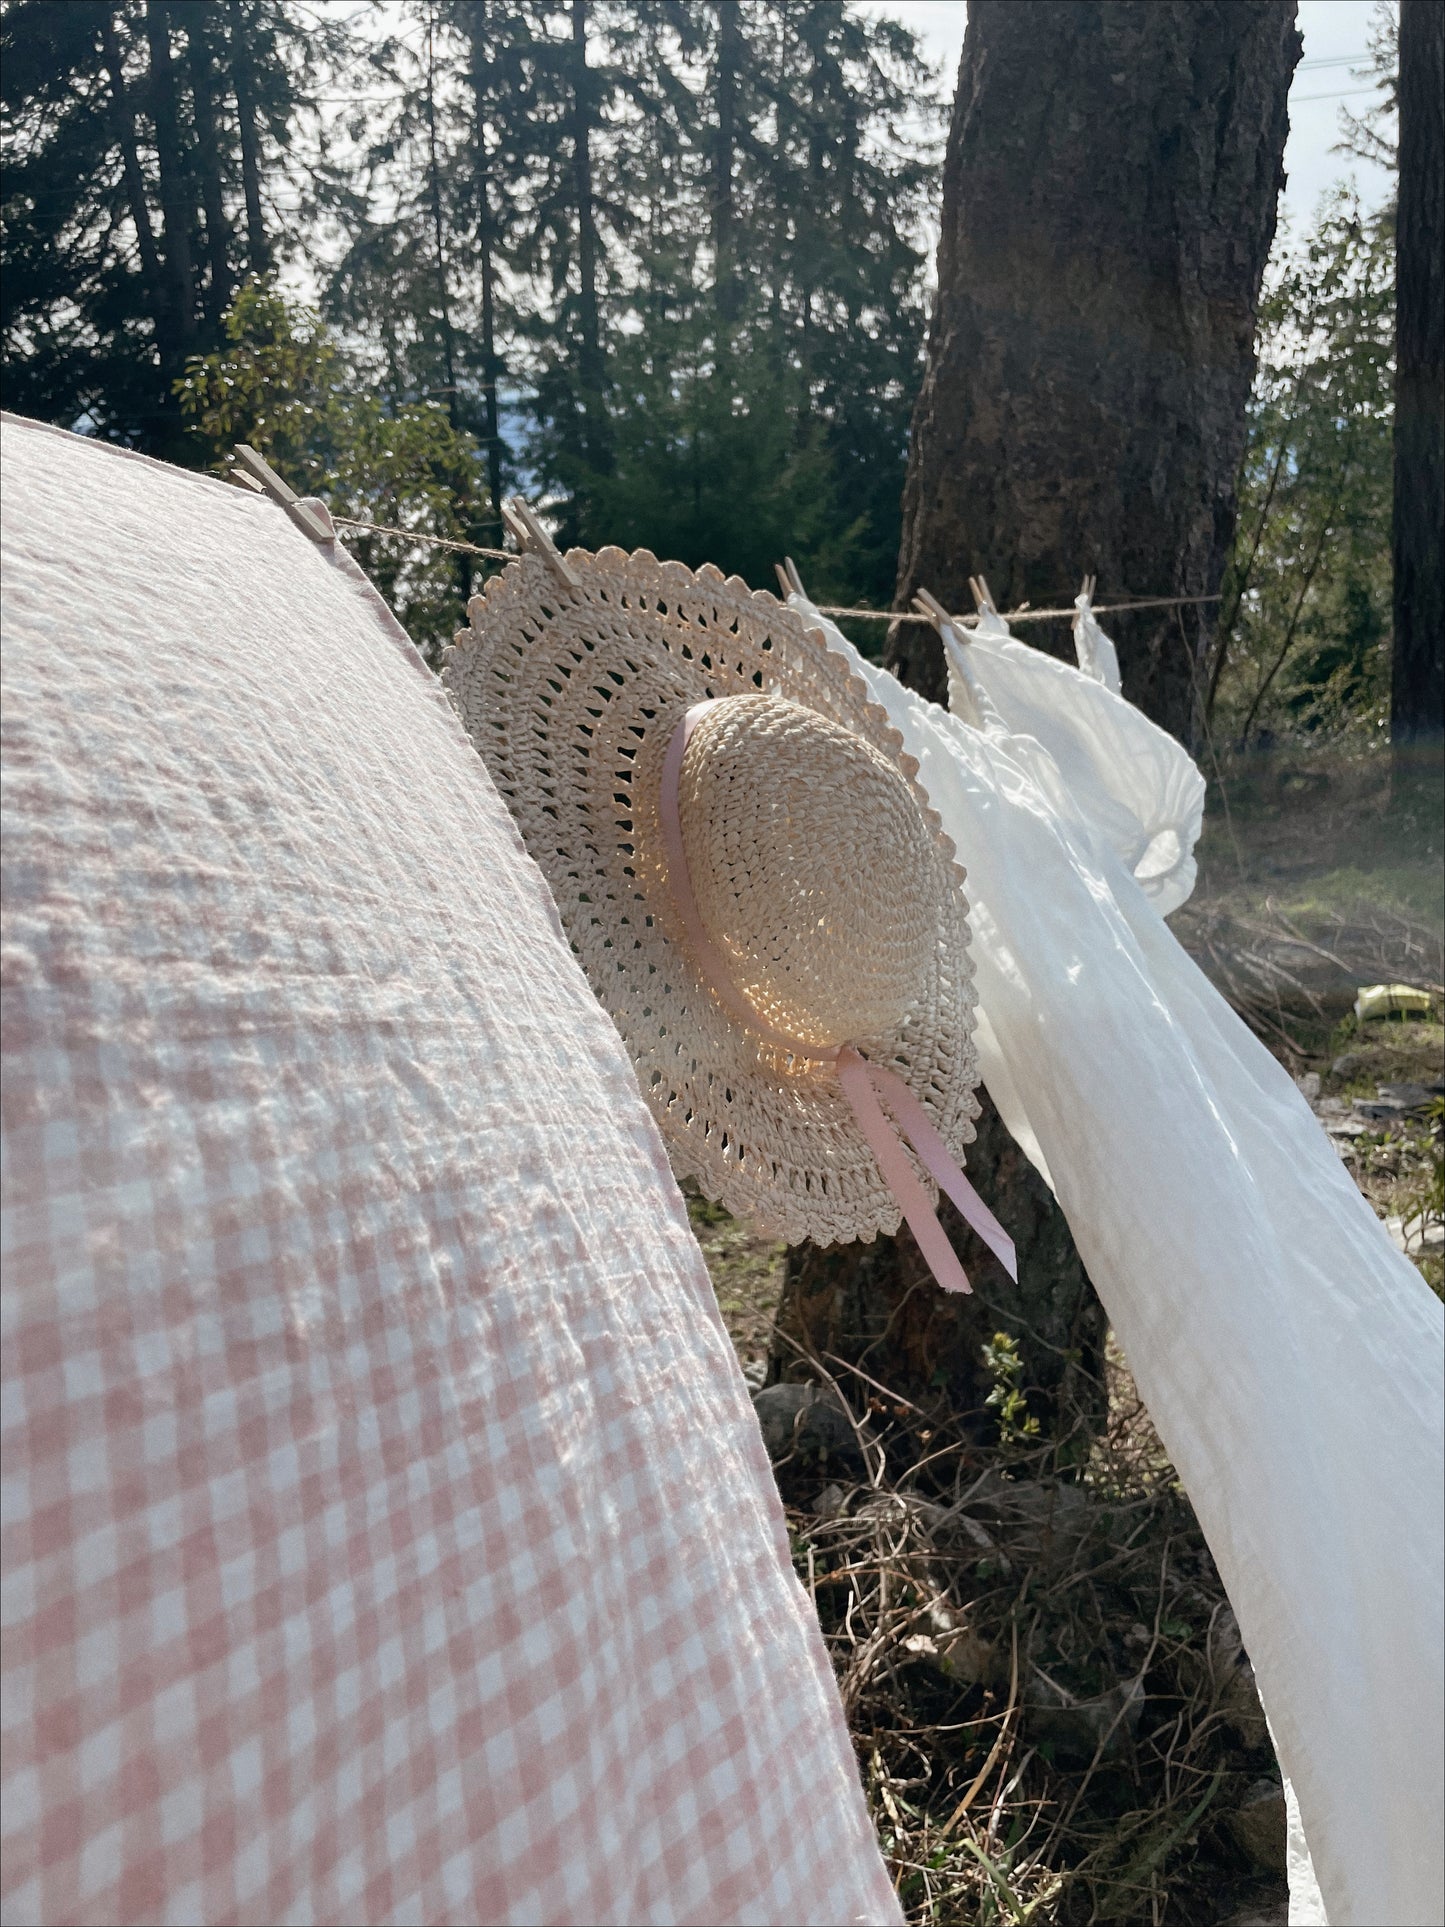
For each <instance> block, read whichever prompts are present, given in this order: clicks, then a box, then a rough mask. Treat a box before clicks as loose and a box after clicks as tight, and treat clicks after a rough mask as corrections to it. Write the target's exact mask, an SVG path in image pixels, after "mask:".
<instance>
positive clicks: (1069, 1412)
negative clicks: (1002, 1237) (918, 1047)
mask: <svg viewBox="0 0 1445 1927" xmlns="http://www.w3.org/2000/svg"><path fill="white" fill-rule="evenodd" d="M979 1096H980V1098H981V1099H982V1100H983V1114H982V1116H981V1117H980V1118H979V1120H978V1135H977V1137H976V1139H975V1140H974V1142H973V1143H972V1144H971V1145H970V1146H969V1147H968V1173H969V1176H970V1178H972V1179H973V1180H974V1181H975V1182H976V1183H977V1184H978V1185H979V1187H980V1189H981V1191H982V1193H983V1195H984V1197H985V1198H986V1199H987V1200H988V1202H989V1204H990V1205H991V1206H992V1207H993V1209H994V1211H995V1212H996V1214H997V1215H998V1217H999V1219H1000V1220H1001V1222H1002V1224H1003V1226H1004V1228H1005V1230H1006V1231H1007V1232H1008V1233H1009V1235H1010V1237H1011V1238H1012V1239H1013V1241H1014V1244H1015V1246H1016V1247H1017V1251H1018V1261H1019V1281H1018V1284H1017V1285H1015V1284H1014V1283H1013V1281H1012V1280H1011V1279H1010V1278H1009V1276H1008V1274H1007V1273H1006V1272H1005V1271H1004V1269H1003V1267H1002V1265H1000V1264H999V1262H998V1260H997V1259H996V1258H995V1257H994V1256H993V1255H992V1253H991V1252H990V1251H989V1250H988V1249H987V1247H986V1246H985V1245H984V1244H983V1243H982V1242H981V1241H980V1240H979V1239H978V1238H977V1237H976V1236H975V1235H974V1233H973V1232H972V1231H971V1230H970V1229H969V1227H968V1226H967V1225H966V1224H965V1223H964V1221H963V1219H962V1218H961V1217H960V1216H959V1214H958V1213H957V1212H956V1211H955V1210H954V1208H953V1206H952V1205H951V1204H950V1203H949V1202H948V1200H947V1199H944V1200H942V1201H941V1203H940V1206H939V1213H938V1215H939V1219H940V1221H941V1222H942V1224H943V1227H944V1229H945V1231H946V1232H947V1233H948V1236H949V1239H950V1241H951V1242H952V1244H953V1247H954V1249H955V1251H957V1252H958V1254H959V1257H960V1258H961V1259H962V1261H963V1265H964V1269H965V1270H966V1271H967V1273H968V1276H969V1281H970V1283H971V1284H972V1286H973V1291H972V1293H971V1294H970V1295H969V1296H967V1297H962V1296H957V1295H954V1294H952V1293H944V1292H942V1291H940V1290H939V1288H938V1286H937V1284H936V1283H935V1282H934V1278H933V1274H932V1273H931V1272H930V1271H929V1269H928V1266H927V1264H926V1263H925V1262H924V1260H923V1257H922V1255H921V1254H920V1252H919V1249H918V1246H917V1244H916V1243H915V1242H914V1239H913V1235H912V1233H911V1232H910V1231H909V1230H908V1228H907V1226H906V1225H905V1226H903V1227H902V1228H901V1229H900V1230H899V1233H898V1236H897V1237H896V1238H875V1239H874V1240H873V1241H872V1243H871V1244H851V1245H832V1246H827V1247H823V1246H818V1245H799V1246H798V1247H797V1248H796V1249H795V1250H793V1251H790V1252H789V1253H788V1260H787V1268H786V1272H785V1276H784V1280H783V1291H782V1297H781V1299H780V1302H779V1305H778V1312H777V1320H776V1325H777V1330H776V1335H775V1337H774V1340H773V1346H772V1359H771V1374H772V1375H773V1376H775V1377H781V1376H784V1375H786V1374H787V1373H788V1372H789V1370H790V1368H791V1367H792V1366H793V1365H794V1364H796V1362H797V1360H798V1357H799V1354H800V1353H811V1354H813V1355H814V1356H815V1357H817V1358H820V1359H822V1360H823V1362H824V1363H825V1364H826V1365H828V1368H829V1369H830V1370H835V1371H836V1370H837V1367H838V1363H839V1361H842V1362H843V1363H844V1364H845V1365H848V1366H852V1367H854V1368H855V1369H856V1370H857V1371H859V1372H862V1373H866V1374H867V1377H868V1378H869V1379H871V1380H872V1381H873V1382H874V1385H875V1386H876V1387H878V1388H884V1389H886V1391H888V1392H895V1393H899V1394H901V1395H902V1397H903V1398H905V1399H907V1400H909V1401H911V1402H912V1404H913V1405H914V1406H916V1407H917V1408H918V1413H919V1414H921V1415H922V1416H921V1418H920V1419H918V1420H917V1421H916V1423H915V1427H914V1433H915V1437H916V1436H917V1433H918V1431H919V1429H922V1430H924V1431H926V1429H927V1421H928V1420H929V1419H931V1418H932V1417H933V1416H934V1415H936V1414H937V1413H938V1412H939V1411H940V1410H941V1409H946V1410H947V1412H948V1414H949V1415H950V1416H951V1417H954V1418H957V1419H958V1420H959V1421H960V1422H961V1423H962V1424H963V1425H964V1426H965V1427H966V1428H968V1429H970V1430H972V1431H973V1432H974V1433H975V1434H976V1435H977V1436H979V1437H980V1438H987V1437H990V1436H991V1435H992V1433H993V1430H994V1424H995V1421H994V1419H993V1417H992V1415H991V1414H990V1413H989V1412H988V1411H987V1409H986V1405H985V1401H986V1400H987V1397H988V1394H989V1392H990V1391H991V1390H992V1389H993V1387H994V1380H993V1378H992V1377H991V1375H990V1374H989V1372H988V1370H987V1368H986V1366H985V1362H984V1356H983V1352H984V1346H985V1345H986V1344H987V1343H988V1342H989V1340H990V1339H991V1338H992V1337H993V1335H994V1333H995V1332H1007V1333H1008V1334H1009V1335H1010V1337H1012V1338H1013V1339H1014V1340H1015V1342H1016V1344H1017V1346H1018V1350H1019V1354H1020V1356H1021V1358H1022V1359H1023V1362H1024V1378H1023V1384H1022V1389H1023V1391H1024V1392H1025V1393H1026V1395H1027V1401H1028V1410H1029V1415H1030V1416H1031V1417H1033V1418H1035V1419H1037V1420H1038V1422H1039V1427H1040V1431H1041V1433H1042V1434H1043V1435H1044V1436H1045V1437H1052V1438H1058V1437H1061V1436H1064V1435H1067V1434H1069V1433H1070V1432H1072V1431H1074V1430H1075V1429H1076V1428H1077V1427H1078V1426H1079V1425H1080V1423H1081V1422H1082V1423H1083V1425H1084V1427H1085V1429H1087V1428H1088V1426H1089V1424H1090V1421H1091V1420H1096V1419H1097V1418H1098V1416H1099V1415H1101V1414H1102V1411H1103V1409H1104V1403H1105V1399H1104V1386H1103V1367H1104V1340H1105V1336H1106V1327H1105V1322H1104V1315H1103V1312H1102V1310H1101V1308H1100V1305H1099V1301H1098V1299H1097V1298H1096V1297H1095V1295H1094V1293H1093V1291H1092V1289H1091V1288H1090V1286H1089V1283H1088V1280H1087V1278H1086V1276H1085V1274H1084V1270H1083V1267H1082V1265H1081V1264H1080V1262H1079V1256H1078V1253H1077V1252H1076V1251H1075V1250H1074V1243H1073V1239H1072V1238H1071V1236H1070V1235H1069V1227H1068V1225H1067V1223H1066V1222H1065V1219H1064V1215H1063V1213H1062V1212H1061V1211H1060V1210H1059V1207H1058V1206H1057V1205H1056V1204H1055V1203H1054V1200H1053V1196H1052V1194H1051V1193H1050V1191H1049V1189H1048V1187H1047V1185H1045V1183H1044V1182H1043V1180H1042V1179H1041V1178H1040V1177H1039V1176H1038V1174H1037V1172H1036V1171H1035V1170H1034V1169H1033V1167H1032V1165H1030V1164H1029V1162H1028V1160H1027V1158H1025V1156H1024V1154H1023V1152H1022V1151H1020V1150H1019V1148H1018V1146H1017V1145H1016V1144H1015V1143H1014V1141H1013V1139H1012V1138H1011V1137H1010V1136H1009V1134H1008V1132H1007V1130H1006V1129H1005V1128H1004V1126H1003V1123H1002V1122H1001V1121H1000V1119H999V1116H998V1113H997V1112H996V1111H995V1110H994V1108H993V1106H992V1104H991V1103H989V1101H988V1099H987V1097H986V1096H985V1095H984V1093H983V1092H982V1091H980V1092H979ZM980 1173H984V1174H986V1175H983V1176H980ZM840 1376H841V1377H842V1379H843V1380H844V1381H847V1380H848V1378H849V1374H848V1373H847V1372H846V1371H844V1372H842V1373H841V1374H840ZM852 1389H853V1390H854V1391H855V1392H856V1391H858V1390H859V1389H860V1385H859V1384H856V1383H855V1384H853V1386H852ZM863 1389H864V1395H865V1398H866V1395H867V1394H866V1387H865V1388H863ZM898 1416H902V1414H899V1415H898ZM907 1434H908V1428H907V1427H906V1426H905V1428H904V1436H905V1437H906V1436H907ZM919 1447H920V1449H921V1450H926V1439H920V1440H919Z"/></svg>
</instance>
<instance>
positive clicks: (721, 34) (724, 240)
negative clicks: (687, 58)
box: [712, 0, 742, 327]
mask: <svg viewBox="0 0 1445 1927" xmlns="http://www.w3.org/2000/svg"><path fill="white" fill-rule="evenodd" d="M717 19H718V30H717V33H718V37H717V83H716V92H717V135H716V141H715V145H714V147H713V166H712V177H713V180H712V247H713V285H714V289H715V300H716V303H717V312H718V319H719V320H720V321H721V322H722V324H723V326H724V327H728V326H730V325H731V324H732V323H733V322H734V321H736V320H737V318H738V311H739V308H740V305H741V295H742V290H741V288H740V287H739V285H738V279H737V247H736V238H735V237H736V214H737V210H736V207H735V205H734V200H733V152H734V148H735V146H736V142H737V80H738V61H739V57H740V50H741V47H742V35H741V33H740V32H739V29H738V19H737V8H736V5H735V4H733V0H721V4H720V5H719V6H718V8H717Z"/></svg>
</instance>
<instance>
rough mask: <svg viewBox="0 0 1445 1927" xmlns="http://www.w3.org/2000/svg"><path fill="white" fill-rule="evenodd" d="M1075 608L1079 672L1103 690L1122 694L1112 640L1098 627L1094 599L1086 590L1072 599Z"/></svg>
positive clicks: (1116, 654) (1115, 652)
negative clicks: (1097, 683) (1102, 687)
mask: <svg viewBox="0 0 1445 1927" xmlns="http://www.w3.org/2000/svg"><path fill="white" fill-rule="evenodd" d="M1074 609H1075V615H1074V654H1075V655H1076V656H1077V657H1078V659H1079V667H1080V669H1082V670H1083V672H1084V674H1085V675H1086V676H1091V677H1092V678H1093V680H1094V681H1095V682H1101V683H1102V684H1103V685H1104V687H1105V689H1112V690H1113V692H1114V694H1115V695H1116V696H1120V695H1122V694H1123V684H1122V681H1121V679H1120V676H1119V652H1118V650H1117V649H1116V648H1115V647H1114V643H1113V638H1112V637H1110V636H1106V635H1105V634H1104V632H1103V630H1102V629H1101V628H1100V627H1099V618H1098V617H1097V616H1096V615H1095V614H1094V606H1093V597H1092V596H1091V595H1090V594H1089V592H1088V590H1087V589H1086V590H1085V591H1084V592H1083V594H1082V595H1076V596H1075V597H1074Z"/></svg>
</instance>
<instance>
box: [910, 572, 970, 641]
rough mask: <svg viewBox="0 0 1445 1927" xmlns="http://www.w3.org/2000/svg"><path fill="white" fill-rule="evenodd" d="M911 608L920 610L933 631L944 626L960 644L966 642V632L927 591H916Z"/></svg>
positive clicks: (935, 597)
mask: <svg viewBox="0 0 1445 1927" xmlns="http://www.w3.org/2000/svg"><path fill="white" fill-rule="evenodd" d="M969 586H970V588H971V587H972V586H973V583H972V578H970V581H969ZM913 606H914V608H915V609H921V610H922V611H923V613H924V615H926V616H927V617H928V619H929V621H930V622H932V624H933V626H934V628H935V629H943V628H944V627H945V626H946V627H948V628H949V629H951V630H952V631H953V633H954V635H956V636H957V637H958V639H959V641H960V642H965V641H967V639H968V631H967V630H966V629H961V628H960V627H959V625H958V624H957V623H956V622H955V621H954V619H953V617H952V616H951V615H950V614H949V613H948V611H947V609H945V608H944V606H943V604H942V603H941V602H940V601H939V599H938V597H937V596H936V595H930V594H929V592H928V591H927V589H920V590H919V591H918V593H917V595H915V596H914V598H913Z"/></svg>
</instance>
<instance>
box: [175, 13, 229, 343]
mask: <svg viewBox="0 0 1445 1927" xmlns="http://www.w3.org/2000/svg"><path fill="white" fill-rule="evenodd" d="M215 11H216V10H215V5H214V0H203V4H200V5H192V6H190V7H188V8H187V9H186V14H185V22H186V49H187V54H188V65H189V69H190V76H191V99H192V102H193V103H194V118H195V127H196V159H197V163H198V167H199V172H200V177H201V205H202V207H203V208H204V209H205V211H206V292H205V308H206V320H207V322H208V324H209V326H210V329H211V333H212V335H213V336H214V337H215V338H217V339H219V337H220V332H221V317H222V316H223V315H224V314H225V312H226V309H227V307H228V306H229V305H230V300H231V294H232V285H231V264H230V258H229V253H230V247H229V244H230V227H229V224H228V222H227V220H226V206H225V199H224V196H223V194H222V190H221V142H220V135H219V131H218V125H217V114H216V46H215V38H214V36H213V34H212V33H211V32H210V27H211V23H212V21H213V20H214V18H215Z"/></svg>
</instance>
